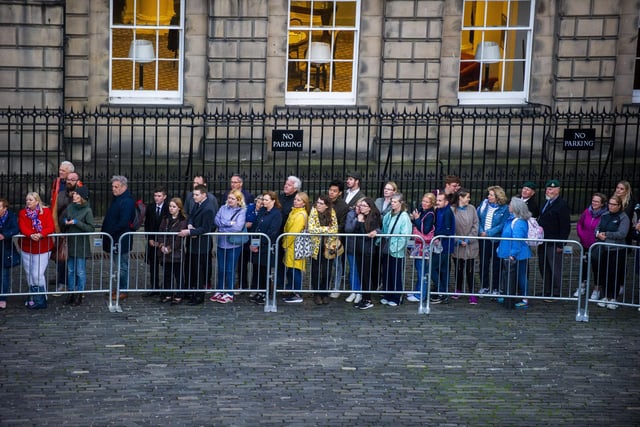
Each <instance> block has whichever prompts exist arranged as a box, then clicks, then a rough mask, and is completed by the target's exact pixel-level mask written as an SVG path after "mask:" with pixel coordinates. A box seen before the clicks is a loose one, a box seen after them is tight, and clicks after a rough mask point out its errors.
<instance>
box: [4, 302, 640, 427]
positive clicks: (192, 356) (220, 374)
mask: <svg viewBox="0 0 640 427" xmlns="http://www.w3.org/2000/svg"><path fill="white" fill-rule="evenodd" d="M62 300H63V298H51V299H50V306H49V308H48V309H46V310H42V311H36V312H30V311H27V310H26V309H24V308H23V307H21V306H20V304H19V302H20V301H19V299H17V298H14V299H10V300H9V307H8V308H7V309H6V310H4V311H2V312H0V354H2V359H3V360H2V363H1V364H0V425H3V426H11V425H20V426H22V425H124V426H139V425H203V426H204V425H327V426H329V425H331V426H335V425H394V426H398V425H447V426H478V425H512V426H520V425H521V426H532V425H548V426H560V425H581V426H582V425H611V426H620V425H637V424H638V422H639V421H638V420H640V369H639V367H640V341H639V339H638V322H639V321H640V313H639V312H638V311H637V310H634V309H631V308H620V309H618V310H615V311H610V310H606V309H599V308H598V307H595V305H593V306H590V315H591V319H590V322H576V321H575V304H573V303H569V302H557V303H553V304H546V303H543V302H534V303H533V305H532V307H531V308H530V309H528V310H522V311H519V310H513V311H507V310H505V309H503V308H502V307H501V306H499V305H498V304H496V303H493V302H491V301H489V300H488V299H482V300H481V302H480V304H479V305H477V306H470V305H469V304H467V301H466V298H461V299H460V300H458V301H453V302H452V303H451V304H448V305H445V306H434V307H432V309H433V310H432V313H431V314H430V315H420V314H418V313H417V308H416V305H415V304H412V303H406V304H404V305H402V306H400V307H398V308H391V307H386V306H381V305H379V304H376V306H375V307H374V308H373V309H370V310H366V311H360V310H355V309H353V308H352V307H351V306H350V304H346V303H344V302H342V301H340V300H338V301H336V300H332V301H331V304H329V305H328V306H315V305H313V303H312V302H311V301H310V299H308V300H306V301H305V302H304V303H303V304H294V305H285V304H279V307H278V308H279V311H278V312H277V313H264V312H263V311H262V307H258V306H256V305H253V304H251V303H250V302H248V301H247V299H246V297H240V298H239V299H238V300H237V301H236V302H234V303H233V304H228V305H220V304H215V303H210V302H208V301H207V302H206V303H205V304H204V305H203V306H197V307H188V306H185V305H180V306H168V305H163V304H159V303H158V302H157V301H156V299H155V298H142V297H140V296H138V295H136V296H131V297H130V298H129V300H127V301H126V302H125V303H123V304H122V307H123V312H122V313H110V312H109V311H108V310H107V307H106V300H105V298H104V297H103V296H100V295H90V296H87V297H86V299H85V303H84V304H83V305H81V306H80V307H66V306H63V305H62Z"/></svg>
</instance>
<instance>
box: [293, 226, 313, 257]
mask: <svg viewBox="0 0 640 427" xmlns="http://www.w3.org/2000/svg"><path fill="white" fill-rule="evenodd" d="M304 233H305V234H299V235H297V236H296V238H295V240H294V241H293V259H305V258H309V257H310V256H311V254H312V252H313V250H312V248H311V236H309V235H308V234H306V233H307V230H304Z"/></svg>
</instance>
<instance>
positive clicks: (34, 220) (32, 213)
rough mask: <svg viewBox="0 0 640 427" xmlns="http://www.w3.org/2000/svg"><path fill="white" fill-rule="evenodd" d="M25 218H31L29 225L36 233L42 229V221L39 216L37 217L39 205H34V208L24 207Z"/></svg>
mask: <svg viewBox="0 0 640 427" xmlns="http://www.w3.org/2000/svg"><path fill="white" fill-rule="evenodd" d="M26 211H27V218H29V219H30V220H31V226H32V227H33V229H34V230H35V231H36V233H40V232H41V231H42V223H41V222H40V218H39V217H38V212H40V205H36V208H35V209H29V208H26Z"/></svg>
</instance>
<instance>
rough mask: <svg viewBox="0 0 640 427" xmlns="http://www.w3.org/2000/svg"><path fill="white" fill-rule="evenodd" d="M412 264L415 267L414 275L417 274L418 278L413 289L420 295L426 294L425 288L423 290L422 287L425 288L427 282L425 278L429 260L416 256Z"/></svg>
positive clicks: (427, 272)
mask: <svg viewBox="0 0 640 427" xmlns="http://www.w3.org/2000/svg"><path fill="white" fill-rule="evenodd" d="M413 264H414V266H415V269H416V275H417V276H418V280H416V287H415V291H416V293H419V294H420V295H426V290H425V291H424V292H423V289H425V287H426V284H427V280H425V279H426V278H427V277H426V276H427V275H428V274H429V260H428V259H427V260H423V259H422V258H416V259H415V260H414V263H413ZM423 268H424V270H423Z"/></svg>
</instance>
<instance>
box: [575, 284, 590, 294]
mask: <svg viewBox="0 0 640 427" xmlns="http://www.w3.org/2000/svg"><path fill="white" fill-rule="evenodd" d="M586 292H587V290H586V289H585V286H584V283H583V284H582V285H580V287H579V288H578V289H576V291H575V292H574V293H573V296H574V297H579V296H580V295H584V294H585V293H586Z"/></svg>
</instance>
